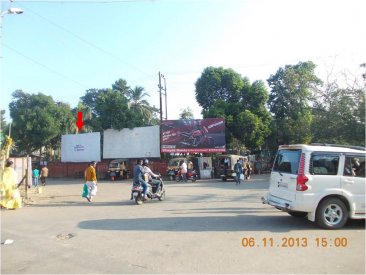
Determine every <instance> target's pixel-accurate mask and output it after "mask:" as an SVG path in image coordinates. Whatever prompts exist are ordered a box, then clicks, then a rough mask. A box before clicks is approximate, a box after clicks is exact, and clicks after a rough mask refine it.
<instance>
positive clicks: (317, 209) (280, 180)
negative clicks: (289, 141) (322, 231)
mask: <svg viewBox="0 0 366 275" xmlns="http://www.w3.org/2000/svg"><path fill="white" fill-rule="evenodd" d="M365 185H366V182H365V148H362V147H354V146H351V147H347V146H341V145H332V144H329V145H328V144H316V145H304V144H297V145H281V146H280V147H279V150H278V152H277V156H276V159H275V161H274V164H273V168H272V172H271V176H270V187H269V192H268V193H267V195H266V197H264V198H262V201H263V203H266V204H269V205H272V206H274V207H276V208H277V209H280V210H282V211H285V212H288V213H289V214H290V215H292V216H294V217H307V218H308V219H309V220H310V221H315V222H316V223H317V224H318V225H319V226H321V227H323V228H326V229H338V228H341V227H342V226H343V225H344V224H345V223H346V222H347V220H348V219H349V218H351V219H365V218H366V201H365Z"/></svg>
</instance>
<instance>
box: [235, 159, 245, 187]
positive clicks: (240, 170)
mask: <svg viewBox="0 0 366 275" xmlns="http://www.w3.org/2000/svg"><path fill="white" fill-rule="evenodd" d="M234 172H235V173H236V184H240V175H241V174H242V173H243V166H242V165H241V163H240V160H239V159H238V161H237V162H236V163H235V165H234Z"/></svg>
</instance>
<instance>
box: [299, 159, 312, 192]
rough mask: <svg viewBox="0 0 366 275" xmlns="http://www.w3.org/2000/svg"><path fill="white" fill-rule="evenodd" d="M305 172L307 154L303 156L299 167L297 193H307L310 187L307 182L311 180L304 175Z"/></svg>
mask: <svg viewBox="0 0 366 275" xmlns="http://www.w3.org/2000/svg"><path fill="white" fill-rule="evenodd" d="M304 170H305V154H304V153H302V154H301V158H300V165H299V173H298V175H297V178H296V190H297V191H306V190H308V188H309V187H308V186H307V185H306V182H307V181H308V180H309V179H308V177H307V176H305V175H304Z"/></svg>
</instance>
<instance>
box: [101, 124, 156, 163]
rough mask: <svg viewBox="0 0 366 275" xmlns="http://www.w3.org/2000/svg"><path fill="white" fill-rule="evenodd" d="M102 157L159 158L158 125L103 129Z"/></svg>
mask: <svg viewBox="0 0 366 275" xmlns="http://www.w3.org/2000/svg"><path fill="white" fill-rule="evenodd" d="M103 140H104V142H103V158H106V159H112V158H144V157H146V158H148V157H152V158H160V127H159V125H157V126H148V127H136V128H134V129H128V128H125V129H122V130H121V131H118V130H113V129H108V130H105V131H104V139H103Z"/></svg>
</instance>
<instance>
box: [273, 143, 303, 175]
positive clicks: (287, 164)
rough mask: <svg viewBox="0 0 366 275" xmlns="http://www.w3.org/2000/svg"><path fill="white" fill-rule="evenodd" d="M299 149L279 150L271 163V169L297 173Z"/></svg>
mask: <svg viewBox="0 0 366 275" xmlns="http://www.w3.org/2000/svg"><path fill="white" fill-rule="evenodd" d="M300 156H301V150H300V149H296V150H279V151H278V153H277V156H276V160H275V162H274V164H273V171H276V172H281V173H290V174H297V173H298V171H299V164H300Z"/></svg>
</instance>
